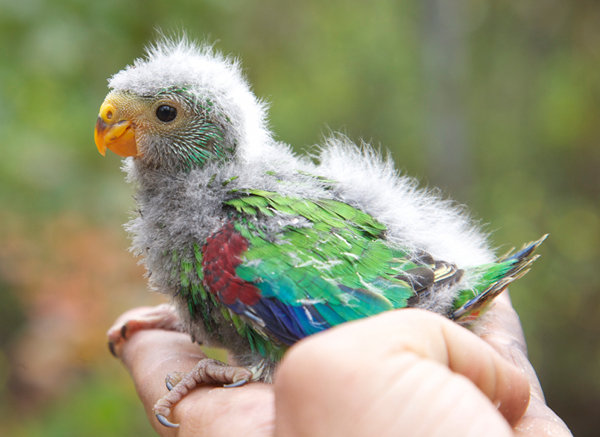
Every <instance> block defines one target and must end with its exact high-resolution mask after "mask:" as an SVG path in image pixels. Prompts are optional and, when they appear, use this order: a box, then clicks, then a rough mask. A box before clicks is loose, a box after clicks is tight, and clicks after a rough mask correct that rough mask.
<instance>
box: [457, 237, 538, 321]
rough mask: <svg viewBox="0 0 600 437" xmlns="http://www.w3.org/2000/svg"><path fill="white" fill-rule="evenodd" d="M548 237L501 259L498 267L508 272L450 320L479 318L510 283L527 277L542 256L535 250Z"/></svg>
mask: <svg viewBox="0 0 600 437" xmlns="http://www.w3.org/2000/svg"><path fill="white" fill-rule="evenodd" d="M547 237H548V234H546V235H544V236H542V238H540V239H539V240H536V241H532V242H530V243H527V244H525V245H524V246H523V248H522V249H521V250H519V251H517V252H516V253H512V251H511V252H509V253H508V254H506V255H504V256H503V257H501V258H500V259H499V260H498V261H497V263H496V265H497V266H501V267H505V268H506V271H504V272H503V273H502V274H501V276H500V277H499V278H497V279H496V280H494V281H493V282H492V283H491V284H490V285H489V286H488V287H487V288H485V289H484V290H483V291H482V292H481V293H479V294H477V295H476V296H475V297H473V298H472V299H470V300H468V301H467V302H465V303H463V304H462V305H460V306H459V307H458V308H456V309H454V311H453V312H452V313H451V314H450V318H451V319H452V320H455V321H457V322H468V321H470V320H472V319H474V318H476V317H477V316H479V314H480V313H481V311H482V310H483V309H484V308H485V307H486V306H487V304H488V303H490V302H491V301H492V299H493V298H495V297H496V296H498V295H499V294H500V293H502V292H503V291H504V289H506V287H507V286H508V285H509V284H510V283H512V282H513V281H515V280H517V279H519V278H521V277H523V276H525V275H526V274H527V272H529V270H530V268H531V264H533V262H534V261H535V260H536V259H538V258H539V257H540V255H536V254H534V252H535V250H536V249H537V248H538V247H539V245H540V244H542V243H543V242H544V240H545V239H546V238H547Z"/></svg>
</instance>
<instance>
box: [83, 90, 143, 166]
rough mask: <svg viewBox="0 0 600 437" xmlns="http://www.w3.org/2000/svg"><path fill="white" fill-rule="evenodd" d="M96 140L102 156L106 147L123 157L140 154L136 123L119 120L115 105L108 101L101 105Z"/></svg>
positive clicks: (95, 134) (95, 131)
mask: <svg viewBox="0 0 600 437" xmlns="http://www.w3.org/2000/svg"><path fill="white" fill-rule="evenodd" d="M94 141H95V142H96V147H97V148H98V152H100V154H101V155H102V156H105V155H106V149H110V150H112V151H113V152H114V153H116V154H117V155H119V156H122V157H127V156H139V155H140V153H139V150H138V148H137V143H136V141H135V129H134V125H133V124H132V123H131V121H129V120H126V119H121V120H119V119H118V118H117V109H116V108H115V106H114V105H113V104H111V103H109V102H106V101H105V102H104V103H103V104H102V106H101V107H100V113H99V114H98V121H96V129H95V130H94Z"/></svg>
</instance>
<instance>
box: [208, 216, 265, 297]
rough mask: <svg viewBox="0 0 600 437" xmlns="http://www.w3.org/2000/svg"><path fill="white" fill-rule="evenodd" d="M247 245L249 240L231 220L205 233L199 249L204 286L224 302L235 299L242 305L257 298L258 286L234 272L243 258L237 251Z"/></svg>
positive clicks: (243, 249)
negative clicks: (204, 240)
mask: <svg viewBox="0 0 600 437" xmlns="http://www.w3.org/2000/svg"><path fill="white" fill-rule="evenodd" d="M247 249H248V240H246V239H245V238H244V237H243V236H242V235H241V234H240V233H239V232H237V231H236V230H235V228H234V227H233V223H231V222H229V223H227V224H226V225H225V226H223V227H222V228H221V229H219V230H218V231H217V232H215V233H214V234H212V235H211V236H210V237H208V238H207V239H206V243H205V244H204V247H203V249H202V253H203V257H202V271H203V273H204V286H205V287H206V289H207V290H209V291H210V292H211V293H212V294H215V295H216V296H217V297H218V298H219V300H220V301H221V302H223V303H224V304H225V305H233V304H235V303H236V301H238V300H239V301H240V302H241V303H243V304H244V305H255V304H256V303H257V302H258V300H259V299H260V290H259V289H258V288H256V287H255V286H254V285H252V284H251V283H250V282H247V281H244V280H243V279H241V278H239V277H238V276H236V273H235V268H236V267H237V266H239V265H240V264H241V262H242V261H241V259H240V255H241V254H242V253H244V252H245V251H246V250H247Z"/></svg>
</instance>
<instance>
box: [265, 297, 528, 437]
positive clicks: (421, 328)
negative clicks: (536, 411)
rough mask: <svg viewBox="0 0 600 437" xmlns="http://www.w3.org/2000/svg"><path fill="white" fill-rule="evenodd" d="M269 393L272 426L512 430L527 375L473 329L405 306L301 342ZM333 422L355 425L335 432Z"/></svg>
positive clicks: (414, 431) (353, 430)
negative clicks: (271, 396) (273, 416)
mask: <svg viewBox="0 0 600 437" xmlns="http://www.w3.org/2000/svg"><path fill="white" fill-rule="evenodd" d="M275 399H276V410H277V416H276V420H277V424H276V429H277V431H278V433H279V435H310V434H311V433H313V435H344V433H345V434H346V435H361V434H363V435H368V434H374V432H373V430H374V427H375V429H379V428H381V432H380V433H379V434H378V435H397V434H398V431H400V430H401V431H403V432H405V433H407V435H429V434H430V433H434V432H440V433H441V434H443V435H481V430H482V429H486V430H490V429H493V430H495V431H496V432H497V433H494V434H493V435H511V434H512V432H511V430H510V427H509V426H508V424H509V423H510V424H512V423H515V422H516V421H517V420H518V419H519V418H520V417H521V416H522V414H523V412H524V411H525V409H526V407H527V403H528V400H529V384H528V381H527V379H526V377H525V376H524V375H523V374H522V373H521V372H520V371H519V370H518V369H517V368H516V367H514V366H513V365H511V364H509V363H508V362H507V361H505V360H504V359H503V358H502V357H501V356H500V355H499V354H498V353H497V352H496V351H495V350H494V349H493V348H492V347H491V346H489V345H488V344H487V343H485V342H484V341H483V340H481V339H480V338H478V337H477V336H476V335H474V334H473V333H471V332H470V331H468V330H466V329H465V328H463V327H461V326H459V325H457V324H456V323H454V322H451V321H449V320H448V319H445V318H443V317H441V316H439V315H436V314H434V313H431V312H428V311H423V310H412V309H405V310H400V311H393V312H389V313H384V314H382V315H379V316H376V317H372V318H368V319H364V320H360V321H357V322H352V323H348V324H345V325H342V326H340V327H338V328H334V329H331V330H328V331H326V332H325V333H323V334H318V335H314V336H312V337H309V338H308V339H306V340H303V341H302V342H300V343H298V344H297V346H294V347H293V348H292V349H291V350H290V351H289V352H288V354H287V355H286V356H285V357H284V360H283V361H282V363H281V365H280V368H279V371H278V373H277V376H276V379H275ZM306 399H311V402H306ZM366 411H369V412H371V413H372V414H371V415H370V416H369V420H368V421H366V422H365V424H364V426H365V427H364V428H361V426H360V425H357V420H356V419H357V418H359V417H365V412H366ZM365 420H366V419H365ZM335 421H337V422H338V423H334V422H335ZM378 422H379V423H381V425H379V426H378V425H377V423H378ZM507 422H508V423H507ZM340 423H341V425H342V426H344V423H345V424H346V425H347V424H352V426H350V427H348V428H347V429H346V430H345V431H344V432H339V430H340V428H339V426H340ZM359 423H362V421H361V422H359ZM483 426H485V428H482V427H483ZM303 430H305V431H306V433H305V432H304V431H303ZM365 433H366V434H365ZM470 433H472V434H470ZM489 435H492V434H489Z"/></svg>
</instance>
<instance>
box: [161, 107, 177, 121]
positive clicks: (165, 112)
mask: <svg viewBox="0 0 600 437" xmlns="http://www.w3.org/2000/svg"><path fill="white" fill-rule="evenodd" d="M175 117H177V109H175V108H173V107H172V106H169V105H160V106H159V107H158V108H156V118H158V119H159V120H160V121H164V122H165V123H167V122H169V121H173V120H175Z"/></svg>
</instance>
